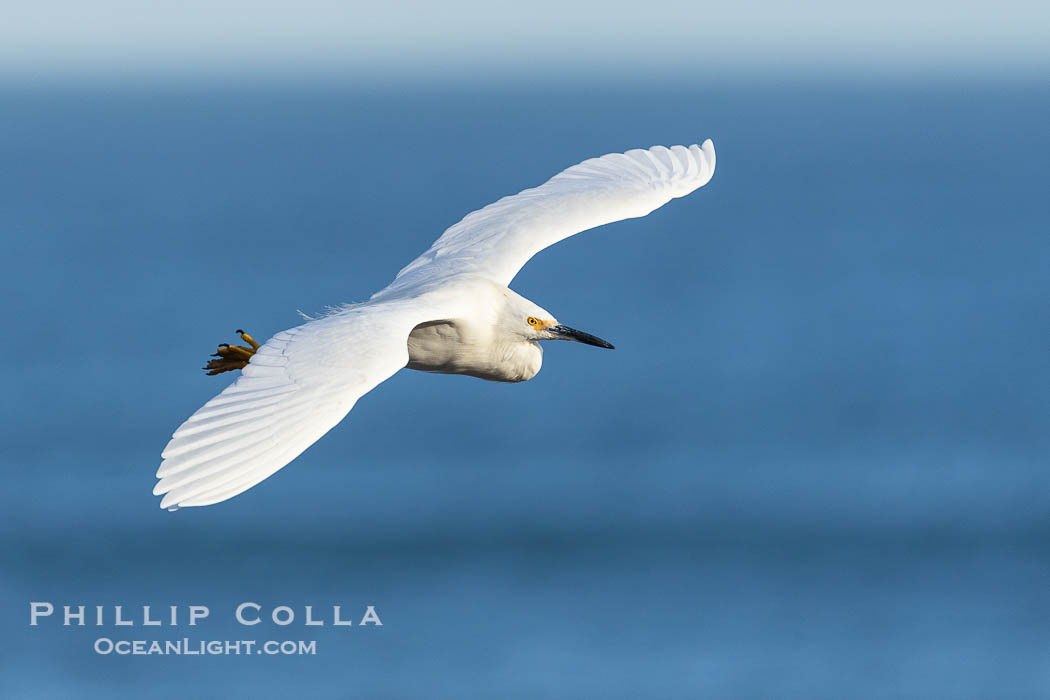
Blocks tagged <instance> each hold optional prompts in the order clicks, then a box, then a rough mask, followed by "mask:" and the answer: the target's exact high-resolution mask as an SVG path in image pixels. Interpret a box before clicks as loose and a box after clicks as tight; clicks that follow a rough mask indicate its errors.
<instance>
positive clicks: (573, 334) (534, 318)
mask: <svg viewBox="0 0 1050 700" xmlns="http://www.w3.org/2000/svg"><path fill="white" fill-rule="evenodd" d="M521 301H523V302H525V303H524V304H521V305H520V306H519V305H513V306H515V307H517V308H515V309H514V310H513V312H512V314H511V316H510V318H509V321H510V323H512V324H513V325H516V326H517V331H518V333H519V334H520V335H521V336H522V337H523V338H524V339H525V340H527V341H532V342H536V341H540V340H574V341H576V342H577V343H583V344H584V345H593V346H595V347H599V348H608V349H610V350H612V349H614V348H613V345H612V343H609V342H607V341H605V340H602V339H601V338H599V337H597V336H594V335H591V334H590V333H584V332H583V331H578V330H576V329H575V328H569V327H568V326H563V325H562V324H560V323H558V320H557V319H555V318H554V316H553V315H551V313H550V312H549V311H547V310H545V309H541V308H540V307H539V306H537V305H536V304H533V303H532V302H530V301H528V300H527V299H524V298H521Z"/></svg>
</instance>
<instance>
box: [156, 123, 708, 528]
mask: <svg viewBox="0 0 1050 700" xmlns="http://www.w3.org/2000/svg"><path fill="white" fill-rule="evenodd" d="M714 169H715V151H714V146H713V145H712V144H711V141H710V140H708V141H705V142H704V143H703V145H702V146H695V145H694V146H690V147H688V148H685V147H683V146H674V147H672V148H664V147H662V146H655V147H653V148H650V149H649V150H633V151H628V152H627V153H614V154H609V155H605V156H602V157H600V158H591V159H590V160H585V161H584V162H582V163H580V164H578V165H574V166H573V167H571V168H568V169H567V170H565V171H563V172H561V173H559V174H558V175H555V176H554V177H553V178H551V179H550V180H548V181H547V182H546V183H544V184H543V185H540V186H539V187H535V188H532V189H528V190H524V191H522V192H520V193H518V194H516V195H513V196H509V197H504V198H503V199H500V200H499V201H497V202H495V203H493V204H490V205H488V206H487V207H485V208H483V209H480V210H478V211H475V212H473V213H471V214H468V215H467V216H466V217H464V218H463V220H462V221H460V222H459V223H457V224H455V225H454V226H452V227H451V228H449V229H448V230H447V231H445V233H444V234H442V236H441V237H440V238H439V239H438V240H437V241H435V242H434V244H433V245H432V246H431V247H430V249H429V250H427V251H426V252H425V253H423V254H422V255H421V256H419V257H418V258H416V259H415V260H413V261H412V262H411V263H409V264H408V265H407V266H406V267H405V268H404V269H403V270H401V272H400V273H398V275H397V278H396V279H395V280H394V281H393V282H392V283H391V284H390V285H389V286H388V287H386V288H385V289H383V290H381V291H380V292H378V293H376V294H374V295H373V296H372V298H371V299H370V300H369V301H368V302H366V303H363V304H354V305H350V306H346V307H344V308H342V309H340V310H339V311H337V312H335V313H333V314H331V315H328V316H325V317H324V318H320V319H317V320H313V321H310V322H308V323H305V324H303V325H301V326H298V327H296V328H291V329H289V330H286V331H281V332H280V333H278V334H277V335H275V336H274V337H273V338H271V339H270V340H268V341H267V342H266V343H265V344H263V346H262V347H261V348H260V349H259V350H258V351H257V352H256V353H255V355H254V356H252V358H251V361H250V363H249V364H248V366H247V367H245V368H244V370H243V372H242V374H241V376H240V377H239V378H238V379H237V381H235V382H234V383H233V384H231V385H230V386H229V387H227V388H226V390H225V391H223V392H222V393H221V394H219V395H218V396H216V397H215V398H213V399H212V400H211V401H209V402H208V403H206V404H204V406H202V407H201V408H200V409H199V410H198V411H197V412H196V413H194V414H193V415H192V416H190V418H189V419H187V420H186V422H185V423H183V424H182V425H181V426H180V427H179V428H178V430H176V431H175V433H174V435H173V436H172V438H171V441H170V442H169V443H168V445H167V447H166V448H165V449H164V452H163V453H162V457H163V462H162V463H161V465H160V468H159V469H158V470H157V478H158V479H159V481H158V482H157V485H156V487H155V488H154V490H153V492H154V494H156V495H161V494H163V495H164V498H163V499H162V500H161V504H160V505H161V507H162V508H174V507H178V506H203V505H209V504H212V503H218V502H219V501H224V500H226V499H228V498H231V497H233V496H235V495H237V494H239V493H241V492H242V491H244V490H246V489H248V488H251V487H252V486H254V485H255V484H257V483H259V482H260V481H262V480H263V479H265V478H267V477H268V476H270V475H271V474H273V473H274V472H276V471H277V470H278V469H280V468H281V467H283V466H284V465H286V464H288V463H289V462H290V461H292V460H293V459H295V458H296V457H297V456H299V454H300V453H302V452H303V450H305V449H306V448H307V447H309V446H310V445H312V444H313V443H314V442H316V441H317V440H318V439H319V438H320V437H321V436H322V435H324V434H325V433H326V432H328V431H329V430H331V428H332V427H333V426H335V424H336V423H338V422H339V421H340V420H342V419H343V417H344V416H345V415H346V414H347V413H348V412H349V411H350V409H352V408H353V406H354V403H355V402H356V401H357V399H359V398H360V397H361V396H363V395H364V394H366V393H368V392H369V391H371V390H372V389H373V388H374V387H375V386H377V385H378V384H379V383H381V382H382V381H384V380H385V379H387V378H388V377H390V376H391V375H393V374H394V373H395V372H397V371H398V370H399V369H402V368H404V367H406V366H408V367H410V368H412V369H421V370H424V371H431V372H447V373H456V374H469V375H472V376H478V377H482V378H484V379H490V380H496V381H524V380H527V379H530V378H531V377H532V376H534V375H535V373H536V372H537V371H539V366H540V361H541V357H542V351H541V350H540V347H539V342H538V341H540V340H556V339H565V340H578V341H580V342H584V343H588V344H592V345H599V346H602V347H611V346H609V345H608V344H607V343H605V342H604V341H601V340H600V339H598V338H594V337H593V336H589V335H587V334H585V333H580V332H579V331H575V330H573V329H570V328H567V327H565V326H561V325H560V324H558V323H557V321H556V320H554V318H553V317H552V316H551V315H550V314H549V313H548V312H547V311H545V310H544V309H542V308H540V307H539V306H537V305H536V304H534V303H532V302H531V301H529V300H527V299H525V298H523V297H521V296H519V295H518V294H516V293H514V292H513V291H512V290H510V289H509V288H508V287H507V285H508V284H510V282H511V280H512V279H513V278H514V276H515V275H516V274H517V272H518V270H520V269H521V267H522V266H523V265H524V264H525V263H526V262H528V260H529V258H531V257H532V256H533V255H535V254H536V253H538V252H539V251H541V250H543V249H544V248H546V247H547V246H550V245H552V244H554V243H556V242H558V241H560V240H562V239H564V238H568V237H569V236H572V235H574V234H576V233H579V232H581V231H585V230H587V229H590V228H594V227H595V226H601V225H603V224H607V223H610V222H613V221H619V220H621V219H629V218H635V217H640V216H645V215H646V214H648V213H649V212H651V211H653V210H654V209H657V208H659V207H661V206H663V205H664V204H666V203H667V202H668V201H670V200H671V199H673V198H675V197H682V196H684V195H687V194H689V193H690V192H692V191H693V190H695V189H697V188H698V187H701V186H703V185H705V184H706V183H707V182H708V181H709V180H710V179H711V176H712V175H713V174H714Z"/></svg>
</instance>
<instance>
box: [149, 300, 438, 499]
mask: <svg viewBox="0 0 1050 700" xmlns="http://www.w3.org/2000/svg"><path fill="white" fill-rule="evenodd" d="M427 313H428V310H427V309H425V308H422V307H421V306H420V305H415V306H413V305H406V304H396V303H395V304H390V303H388V304H382V303H380V304H368V305H362V306H358V307H350V308H348V309H346V310H344V311H342V312H340V313H337V314H334V315H332V316H327V317H325V318H321V319H318V320H316V321H311V322H309V323H306V324H304V325H302V326H298V327H297V328H291V329H289V330H286V331H282V332H281V333H278V334H277V335H275V336H274V337H273V338H271V339H270V340H268V341H267V342H266V344H265V345H263V346H262V347H261V348H259V350H258V351H257V352H256V353H255V355H254V356H253V357H252V359H251V362H250V363H249V364H248V366H247V367H245V368H244V370H243V372H242V374H241V376H240V377H239V378H238V379H237V381H235V382H234V383H233V384H231V385H230V386H229V387H227V388H226V390H225V391H223V392H222V393H221V394H219V395H218V396H216V397H215V398H213V399H212V400H211V401H209V402H208V403H206V404H204V406H202V407H201V408H200V409H199V410H198V411H197V412H196V413H194V414H193V415H192V416H190V417H189V419H188V420H187V421H186V422H185V423H183V424H182V425H181V426H180V427H179V429H178V430H176V431H175V434H174V435H173V436H172V438H171V441H170V442H169V443H168V446H167V447H166V448H165V449H164V452H163V453H162V454H161V456H162V457H163V459H164V461H163V462H162V463H161V465H160V468H159V469H158V470H157V478H158V479H160V481H158V482H157V485H156V488H154V489H153V493H154V494H155V495H160V494H164V498H163V500H162V501H161V504H160V505H161V507H162V508H172V507H176V506H204V505H209V504H212V503H218V502H219V501H224V500H226V499H228V498H232V497H233V496H236V495H237V494H239V493H241V492H242V491H244V490H246V489H249V488H251V487H252V486H254V485H255V484H257V483H259V482H260V481H262V480H263V479H265V478H266V477H268V476H270V475H271V474H273V473H274V472H276V471H277V470H278V469H280V468H281V467H283V466H284V465H286V464H288V463H289V462H290V461H292V460H293V459H295V458H296V457H297V456H299V454H300V453H302V452H303V450H305V449H306V448H307V447H309V446H310V445H312V444H313V443H314V442H316V441H317V440H318V439H319V438H320V437H321V436H322V435H324V434H325V433H327V432H328V431H329V430H331V429H332V427H334V426H335V424H336V423H338V422H339V421H340V420H342V419H343V417H344V416H345V415H346V414H347V413H348V412H349V411H350V409H351V408H353V406H354V403H355V402H356V401H357V400H358V399H359V398H360V397H361V396H363V395H364V394H366V393H368V392H369V391H371V390H372V389H373V388H375V387H376V386H377V385H378V384H379V383H381V382H382V381H384V380H385V379H387V378H388V377H390V376H391V375H393V374H394V373H395V372H397V371H398V370H399V369H401V368H402V367H404V366H405V364H407V363H408V343H407V339H408V335H409V333H411V331H412V328H414V327H415V325H416V324H418V323H420V322H422V321H423V320H426V318H425V316H426V314H427Z"/></svg>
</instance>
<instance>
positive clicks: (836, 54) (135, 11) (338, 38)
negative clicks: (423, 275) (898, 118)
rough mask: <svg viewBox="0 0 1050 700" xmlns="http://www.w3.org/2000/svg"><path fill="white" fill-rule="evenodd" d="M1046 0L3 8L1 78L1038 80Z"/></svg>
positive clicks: (193, 1) (152, 3) (28, 3)
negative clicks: (812, 74) (976, 76)
mask: <svg viewBox="0 0 1050 700" xmlns="http://www.w3.org/2000/svg"><path fill="white" fill-rule="evenodd" d="M1048 67H1050V0H1041V1H1040V2H1030V1H1027V2H1022V1H1020V0H998V1H996V2H987V3H973V2H966V1H965V0H957V1H948V0H913V1H905V0H868V1H866V2H864V3H852V2H848V1H847V0H840V1H837V2H836V1H831V0H798V1H797V2H782V3H773V2H759V1H757V0H735V1H728V0H719V2H704V1H698V0H692V1H690V0H637V1H635V2H622V1H620V0H610V1H609V2H604V3H596V2H586V3H581V2H570V1H568V0H519V1H517V2H506V1H504V0H489V1H487V2H476V1H473V0H441V1H438V2H400V3H396V2H382V1H381V0H372V1H370V2H367V3H365V2H356V1H353V2H339V1H337V0H300V1H293V0H289V1H287V2H274V1H273V0H232V1H229V0H227V1H223V0H149V1H145V0H21V1H20V2H17V3H15V2H12V0H0V75H7V76H19V75H22V76H76V75H85V74H86V75H131V76H134V75H139V74H158V73H159V74H173V75H186V76H193V75H207V74H209V73H212V72H219V73H222V72H226V71H234V72H242V71H254V72H259V73H261V74H293V75H294V74H301V73H304V72H305V73H317V74H336V75H347V76H355V75H357V76H359V75H365V74H370V75H380V74H381V75H391V76H408V77H412V76H420V77H427V76H434V75H445V76H451V77H455V76H457V75H459V76H471V75H486V74H490V75H491V74H495V75H499V74H503V73H507V74H515V73H517V74H526V75H529V74H536V75H544V74H550V73H551V72H556V73H557V74H559V75H566V74H573V73H581V74H586V73H593V72H596V71H598V72H603V73H616V72H622V73H625V74H628V73H640V74H653V73H660V74H669V75H687V74H690V73H692V74H695V73H697V72H705V71H709V72H711V73H727V72H733V71H755V72H759V73H761V72H762V71H765V70H796V69H802V70H812V69H816V70H821V71H823V70H838V69H845V70H850V69H856V68H860V69H864V70H871V71H876V72H902V71H903V72H907V71H914V70H920V71H930V70H932V71H949V72H951V71H958V70H966V71H979V72H993V73H994V72H1020V73H1039V74H1042V75H1046V74H1047V73H1048V70H1047V69H1048Z"/></svg>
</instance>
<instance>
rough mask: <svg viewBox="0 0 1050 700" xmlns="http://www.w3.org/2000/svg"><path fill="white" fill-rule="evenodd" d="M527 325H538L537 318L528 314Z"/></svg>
mask: <svg viewBox="0 0 1050 700" xmlns="http://www.w3.org/2000/svg"><path fill="white" fill-rule="evenodd" d="M529 325H530V326H533V327H535V326H538V325H540V322H539V321H537V320H536V319H535V317H533V316H529Z"/></svg>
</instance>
